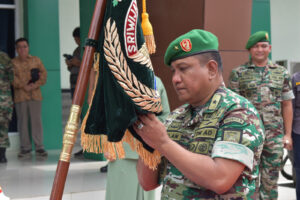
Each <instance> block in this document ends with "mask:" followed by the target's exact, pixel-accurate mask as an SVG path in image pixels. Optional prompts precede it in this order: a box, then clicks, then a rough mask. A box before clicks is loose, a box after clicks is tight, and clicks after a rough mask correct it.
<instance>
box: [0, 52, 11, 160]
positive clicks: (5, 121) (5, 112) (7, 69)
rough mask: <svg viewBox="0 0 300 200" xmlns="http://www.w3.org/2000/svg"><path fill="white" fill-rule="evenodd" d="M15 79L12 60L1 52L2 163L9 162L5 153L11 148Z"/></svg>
mask: <svg viewBox="0 0 300 200" xmlns="http://www.w3.org/2000/svg"><path fill="white" fill-rule="evenodd" d="M13 77H14V74H13V66H12V63H11V60H10V58H9V57H8V55H7V54H6V53H4V52H2V51H0V99H1V101H0V163H6V162H7V159H6V156H5V152H6V148H7V147H9V139H8V125H9V121H10V120H11V117H12V110H13V101H12V96H11V88H10V85H11V83H12V81H13Z"/></svg>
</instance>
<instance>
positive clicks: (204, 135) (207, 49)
mask: <svg viewBox="0 0 300 200" xmlns="http://www.w3.org/2000/svg"><path fill="white" fill-rule="evenodd" d="M165 64H166V65H168V66H170V67H171V71H172V74H173V75H172V83H173V87H174V89H175V90H176V93H177V95H178V97H179V99H180V100H181V101H182V102H183V103H187V104H185V105H183V106H181V107H179V108H177V109H176V110H175V111H173V112H172V113H171V114H170V115H169V116H168V117H167V119H166V123H165V126H164V124H162V123H161V122H160V121H159V120H158V119H157V117H155V115H154V114H152V113H149V114H147V115H140V116H139V120H138V121H137V122H136V123H135V125H134V130H135V131H136V132H137V133H138V134H139V135H140V136H141V137H142V138H143V140H144V141H145V142H146V143H147V144H148V145H150V146H151V147H152V148H154V149H157V150H158V151H159V152H160V153H161V154H162V155H163V158H162V163H161V166H160V167H159V169H157V170H152V169H149V168H148V167H147V166H146V165H145V164H144V163H143V161H142V160H141V158H140V159H139V160H138V164H137V171H138V178H139V181H140V184H141V185H142V187H143V188H144V189H145V190H151V189H154V188H156V187H158V186H159V177H160V180H161V181H160V183H161V184H162V185H163V187H162V192H161V199H257V193H256V191H255V182H256V179H257V178H258V168H259V159H260V154H261V151H262V146H263V141H264V133H263V124H262V122H261V120H260V119H259V115H258V112H257V111H256V109H255V108H254V106H253V105H252V104H251V103H249V101H247V100H246V99H245V98H244V97H241V96H239V95H237V94H236V93H234V92H232V91H230V90H229V89H227V88H226V87H225V86H224V85H223V76H222V61H221V57H220V53H219V51H218V39H217V37H216V36H215V35H214V34H212V33H210V32H207V31H204V30H199V29H195V30H192V31H190V32H188V33H186V34H184V35H182V36H180V37H178V38H177V39H175V40H174V41H173V42H171V43H170V45H169V47H168V48H167V51H166V53H165Z"/></svg>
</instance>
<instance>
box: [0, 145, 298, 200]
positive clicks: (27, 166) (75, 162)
mask: <svg viewBox="0 0 300 200" xmlns="http://www.w3.org/2000/svg"><path fill="white" fill-rule="evenodd" d="M12 141H13V140H12ZM78 149H79V147H78V146H75V148H74V152H76V151H77V150H78ZM59 154H60V150H51V151H49V156H48V159H46V160H37V159H36V158H35V155H34V153H33V155H32V157H31V158H30V159H27V160H19V159H17V150H16V149H10V150H9V151H8V152H7V157H8V163H7V164H1V165H0V186H2V188H3V191H4V193H5V194H6V195H7V196H8V197H10V198H11V200H46V199H47V200H48V199H49V195H50V193H51V188H52V183H53V179H54V175H55V171H56V165H57V160H58V158H59ZM105 164H106V162H104V161H93V160H87V159H84V158H79V159H78V158H72V159H71V164H70V168H69V173H68V177H67V181H66V184H65V189H64V196H63V200H104V199H105V184H106V174H105V173H100V172H99V169H100V167H101V166H104V165H105ZM288 168H289V169H290V168H291V166H290V164H289V165H288ZM279 182H280V184H281V186H280V187H279V200H295V199H296V197H295V189H294V188H290V187H286V186H288V185H291V181H288V180H286V179H285V178H283V177H280V181H279ZM156 194H157V195H156V199H159V196H160V195H159V191H157V192H156ZM125 200H126V199H125Z"/></svg>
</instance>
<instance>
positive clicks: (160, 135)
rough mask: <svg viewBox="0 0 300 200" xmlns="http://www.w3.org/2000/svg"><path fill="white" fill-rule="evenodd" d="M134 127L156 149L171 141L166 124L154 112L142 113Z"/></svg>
mask: <svg viewBox="0 0 300 200" xmlns="http://www.w3.org/2000/svg"><path fill="white" fill-rule="evenodd" d="M133 128H134V130H135V131H136V133H137V134H138V135H139V136H141V137H142V138H143V140H144V141H145V142H146V143H147V144H148V145H149V146H151V147H152V148H154V149H159V147H161V146H162V145H163V144H165V143H167V142H168V141H170V138H169V136H168V134H167V131H166V128H165V126H164V124H163V123H162V122H161V121H159V119H158V118H157V117H156V116H155V115H154V114H153V113H148V114H146V115H140V116H139V119H138V120H137V121H136V122H135V124H134V126H133Z"/></svg>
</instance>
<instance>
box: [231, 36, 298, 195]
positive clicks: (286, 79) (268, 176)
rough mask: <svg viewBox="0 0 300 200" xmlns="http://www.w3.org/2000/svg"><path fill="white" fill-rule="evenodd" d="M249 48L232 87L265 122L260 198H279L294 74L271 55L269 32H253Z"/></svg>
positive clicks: (234, 72) (233, 76) (289, 140)
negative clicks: (279, 180)
mask: <svg viewBox="0 0 300 200" xmlns="http://www.w3.org/2000/svg"><path fill="white" fill-rule="evenodd" d="M246 49H248V51H249V53H250V56H251V60H250V61H249V62H247V63H245V64H244V65H241V66H239V67H237V68H236V69H233V70H232V72H231V75H230V80H229V88H230V89H232V90H233V91H234V92H236V93H238V94H240V95H242V96H244V97H246V98H247V99H248V100H250V101H251V103H253V105H254V106H255V107H256V109H257V110H258V112H259V114H260V117H261V119H262V121H263V123H264V126H265V134H266V140H265V143H264V149H263V152H262V155H261V164H260V188H259V190H260V199H277V198H278V189H277V187H278V186H277V181H278V177H279V171H280V169H281V164H282V157H283V148H284V147H285V148H287V149H288V150H291V149H292V138H291V133H292V119H293V110H292V99H293V98H294V95H293V91H292V85H291V78H290V75H289V74H288V71H287V70H286V69H285V68H284V67H282V66H279V65H276V64H273V63H272V62H271V61H270V60H269V59H268V56H269V54H270V52H271V45H270V41H269V36H268V33H267V32H265V31H259V32H256V33H254V34H253V35H251V36H250V38H249V40H248V42H247V44H246ZM257 184H258V183H257Z"/></svg>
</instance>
